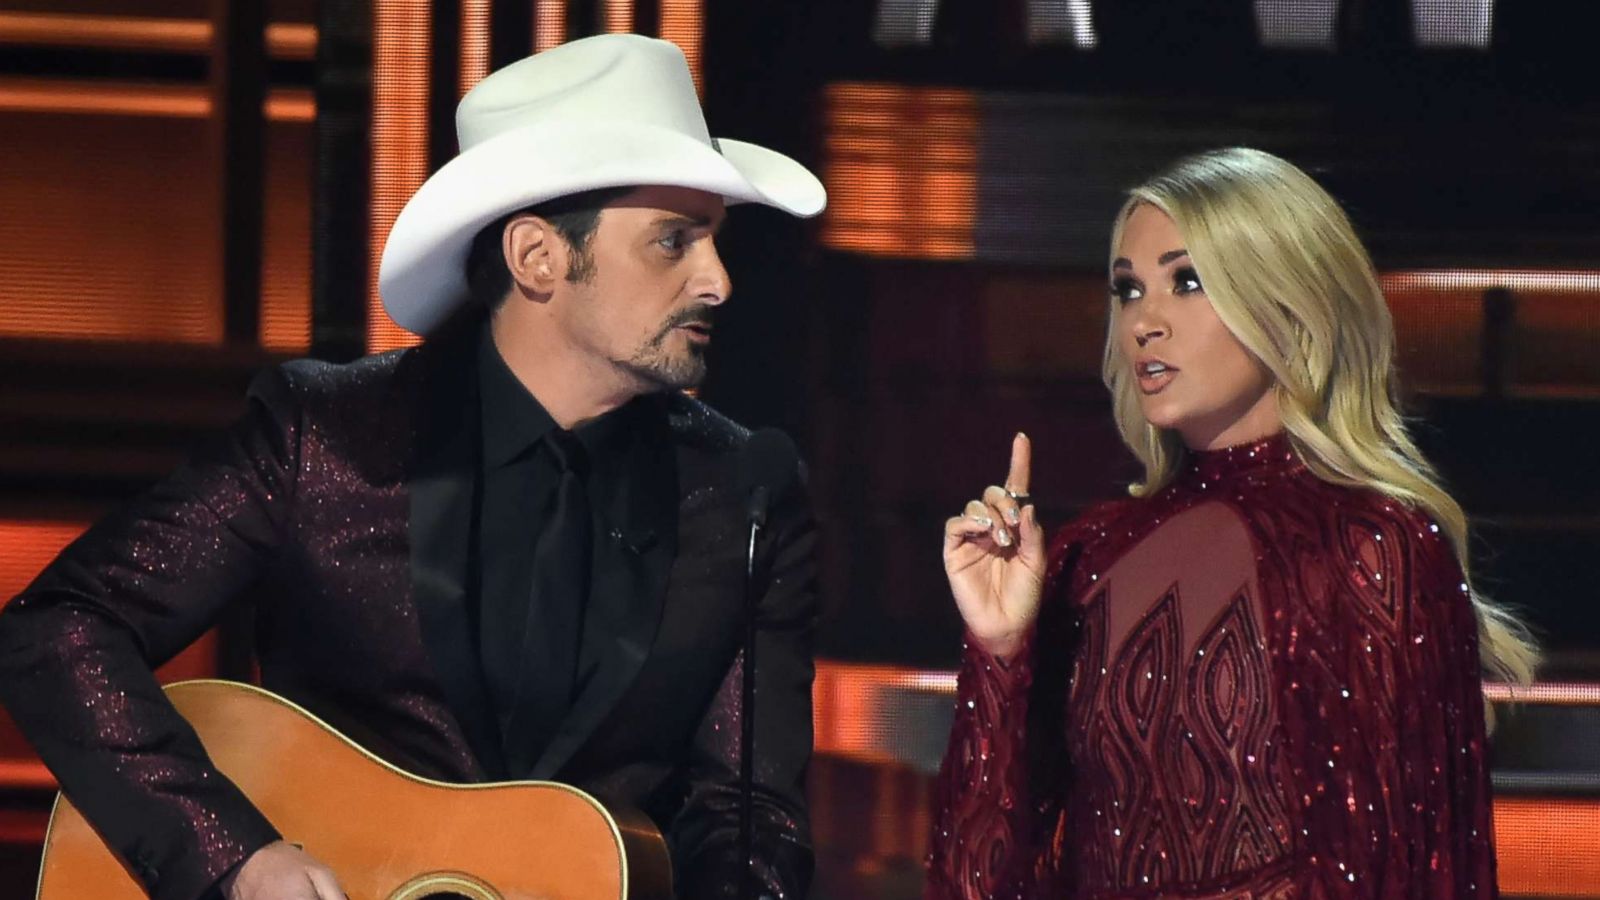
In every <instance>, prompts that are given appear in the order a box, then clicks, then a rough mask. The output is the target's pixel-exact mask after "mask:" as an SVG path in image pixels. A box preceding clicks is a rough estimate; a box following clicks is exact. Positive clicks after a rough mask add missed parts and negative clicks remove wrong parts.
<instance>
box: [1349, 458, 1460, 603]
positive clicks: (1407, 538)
mask: <svg viewBox="0 0 1600 900" xmlns="http://www.w3.org/2000/svg"><path fill="white" fill-rule="evenodd" d="M1317 493H1318V495H1319V497H1320V503H1321V506H1320V507H1319V508H1320V511H1321V516H1322V518H1323V530H1324V532H1325V534H1326V535H1327V540H1328V543H1329V544H1330V545H1331V546H1329V548H1328V549H1329V550H1330V551H1332V552H1331V554H1330V558H1331V561H1332V562H1333V563H1334V564H1335V565H1336V566H1337V568H1338V570H1339V571H1340V572H1341V573H1342V574H1344V575H1345V576H1346V577H1348V578H1349V579H1351V580H1352V581H1354V582H1355V584H1356V585H1357V586H1359V587H1361V588H1364V589H1367V590H1374V591H1382V592H1386V591H1387V590H1391V589H1397V588H1399V587H1401V586H1411V587H1423V586H1435V585H1433V584H1432V583H1434V582H1437V583H1438V584H1445V585H1447V586H1453V585H1455V584H1457V583H1458V582H1460V581H1461V580H1462V579H1461V566H1460V563H1459V562H1457V560H1456V555H1455V549H1454V546H1453V545H1452V543H1451V537H1450V534H1449V532H1447V531H1446V530H1445V529H1444V527H1443V526H1442V525H1440V523H1439V522H1438V521H1437V520H1436V519H1435V518H1434V516H1433V514H1432V513H1431V512H1429V511H1428V510H1427V509H1426V508H1425V507H1423V506H1421V505H1420V504H1418V503H1415V502H1412V501H1409V500H1405V499H1401V498H1399V497H1395V496H1392V495H1390V494H1387V493H1384V492H1383V491H1380V490H1378V489H1376V488H1371V487H1362V486H1348V485H1334V484H1326V485H1325V486H1324V487H1322V488H1320V489H1318V491H1317Z"/></svg>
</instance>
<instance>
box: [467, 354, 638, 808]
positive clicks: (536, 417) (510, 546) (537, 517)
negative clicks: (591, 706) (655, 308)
mask: <svg viewBox="0 0 1600 900" xmlns="http://www.w3.org/2000/svg"><path fill="white" fill-rule="evenodd" d="M478 379H479V397H480V403H481V408H480V421H481V422H482V441H481V447H482V452H481V454H480V458H479V467H480V468H479V484H480V485H482V491H481V494H480V495H479V496H480V498H481V499H480V503H479V514H478V539H477V541H476V547H475V558H476V561H477V570H478V573H479V582H478V583H479V590H478V592H477V595H476V597H475V598H474V600H475V603H474V604H473V606H474V608H475V610H476V616H475V618H476V625H477V629H476V631H477V634H478V648H479V661H480V663H481V664H482V666H483V675H484V682H485V685H486V687H487V688H488V691H489V700H490V702H491V704H492V705H493V707H494V711H495V713H496V718H497V720H498V724H499V726H500V736H501V739H502V740H507V739H508V735H509V733H510V729H509V728H508V725H509V723H510V720H511V718H512V714H513V712H514V711H515V710H516V707H517V703H518V694H517V687H518V684H519V682H520V681H521V678H520V676H519V671H518V667H517V665H516V663H517V658H518V657H517V653H518V652H519V650H520V643H521V640H522V636H523V635H524V633H525V630H526V626H527V624H528V622H527V619H528V616H529V615H530V607H531V606H532V605H533V604H534V603H536V602H537V599H538V598H534V597H533V596H532V589H533V564H534V548H535V547H536V546H537V545H538V542H539V540H540V537H541V536H542V535H543V534H544V532H545V530H546V529H547V528H548V527H550V524H551V523H550V519H551V516H552V512H553V509H554V506H555V501H556V488H557V485H558V483H559V482H560V479H561V475H562V468H561V464H560V462H559V461H558V456H557V453H556V452H555V451H554V450H553V448H552V446H551V444H552V443H553V442H554V441H558V440H562V439H563V438H564V437H566V436H570V437H571V438H575V439H576V441H577V444H578V445H579V446H581V448H582V453H581V455H582V456H583V457H585V459H584V461H583V463H582V469H583V476H584V483H585V486H586V488H587V491H588V494H589V500H590V502H589V508H590V511H591V514H590V518H591V526H592V530H591V535H592V540H591V546H593V545H595V544H596V543H597V542H598V541H600V540H601V539H603V538H604V537H605V536H606V534H607V533H608V532H609V531H611V530H612V529H611V527H610V523H606V522H602V521H600V519H601V518H602V517H603V515H604V513H603V510H606V509H608V508H609V507H610V501H611V497H612V494H613V492H614V491H616V490H619V489H622V487H623V486H624V484H625V482H626V480H627V479H628V477H629V476H630V474H631V473H630V472H629V471H628V469H629V467H628V465H627V463H628V454H627V450H628V440H629V438H630V431H631V426H633V425H634V424H636V423H637V420H638V419H639V417H640V415H641V414H642V408H643V407H644V406H645V405H646V404H643V403H638V402H635V403H629V404H626V405H624V406H621V407H619V408H617V409H614V410H611V411H610V412H607V413H605V414H604V415H601V416H599V417H597V418H594V419H591V420H589V421H587V422H584V423H583V424H581V425H579V426H578V427H577V428H574V429H572V431H571V432H567V433H563V432H562V429H561V428H560V426H558V425H557V424H556V422H555V420H554V419H553V418H551V417H550V414H549V412H547V411H546V410H545V408H544V406H543V405H542V404H540V403H539V401H538V399H537V398H535V397H534V396H533V394H532V393H531V392H529V391H528V389H527V388H526V387H525V386H523V384H522V382H520V381H518V380H517V377H516V375H515V374H513V373H512V371H511V369H510V367H509V366H507V365H506V362H505V360H504V359H503V358H502V357H501V355H500V352H499V350H498V349H497V348H496V346H495V343H494V339H493V337H492V335H491V333H490V330H489V328H488V326H487V325H485V326H484V328H483V333H482V337H481V338H480V340H479V344H478ZM573 564H574V565H582V566H584V567H585V568H588V567H590V566H592V564H593V555H592V554H591V556H590V558H589V559H586V560H581V561H580V560H574V561H573ZM589 574H590V573H589V572H587V571H586V572H584V573H583V580H584V581H585V582H586V583H588V584H591V585H592V583H593V579H592V578H590V577H589ZM585 595H586V596H585V602H584V604H583V605H584V606H585V607H587V606H588V603H587V591H586V592H585ZM533 614H536V613H533ZM585 624H586V617H585V616H583V615H582V614H580V615H579V617H578V621H577V622H576V625H577V631H576V632H573V633H569V634H556V635H550V634H549V632H548V629H549V628H550V627H552V624H551V623H548V622H535V623H532V626H533V627H534V628H537V629H541V630H542V631H543V632H544V633H543V634H542V635H541V637H542V638H543V639H544V640H545V641H547V642H551V643H553V642H556V641H565V642H570V643H571V645H574V646H577V647H578V648H579V649H578V666H577V673H576V678H575V680H574V681H573V683H572V691H571V693H570V695H569V696H565V697H557V698H548V697H547V698H540V699H542V700H546V701H552V702H554V703H555V704H557V705H558V706H560V707H561V708H565V707H566V706H567V705H568V704H569V703H570V701H571V699H572V697H574V696H577V695H578V694H579V693H581V692H582V690H583V687H584V685H585V682H586V680H587V677H588V676H589V675H592V674H593V669H594V657H595V654H594V652H593V651H592V648H593V645H594V643H595V641H596V639H603V636H596V635H586V634H585V631H586V630H587V629H586V628H585ZM555 627H560V626H555ZM586 646H587V647H589V648H590V650H589V652H585V650H584V648H585V647H586ZM528 689H532V690H540V691H549V690H557V689H558V688H556V687H553V686H552V685H550V684H548V683H545V682H536V683H535V684H532V685H529V686H527V687H525V688H524V691H526V690H528ZM522 696H523V701H524V702H528V701H529V699H530V698H528V697H527V696H526V693H524V694H523V695H522ZM550 737H551V734H550V733H543V734H540V735H537V736H536V737H534V741H535V742H536V743H535V744H534V745H533V746H529V747H504V748H503V749H504V751H505V752H504V756H505V758H506V759H507V760H517V759H522V760H534V759H537V758H538V757H539V755H540V753H541V752H542V751H543V750H544V747H545V745H546V744H547V743H548V742H549V740H550ZM505 774H506V775H508V776H509V777H512V778H518V777H525V776H526V773H525V772H516V771H513V772H507V773H505Z"/></svg>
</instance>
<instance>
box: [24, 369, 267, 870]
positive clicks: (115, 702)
mask: <svg viewBox="0 0 1600 900" xmlns="http://www.w3.org/2000/svg"><path fill="white" fill-rule="evenodd" d="M298 428H299V425H298V422H297V412H296V405H295V404H294V402H293V400H292V395H291V390H290V387H289V385H288V382H287V379H286V376H285V375H284V374H282V372H281V371H277V370H275V371H271V372H268V373H266V374H265V375H263V376H262V377H260V378H258V379H257V380H256V383H255V384H254V385H253V386H252V388H251V392H250V404H249V409H248V411H247V413H246V415H245V416H244V418H243V419H242V420H241V421H239V422H238V423H237V424H235V425H234V426H233V427H232V428H231V429H230V430H229V431H228V432H227V433H226V434H225V435H224V437H223V438H222V439H221V440H219V441H217V442H216V443H215V444H213V445H212V446H210V447H208V448H207V449H205V450H203V451H201V452H200V453H198V454H197V455H196V456H195V457H194V458H192V459H191V460H190V461H189V462H188V463H187V464H186V465H185V466H183V467H182V468H181V469H179V470H178V471H177V472H176V473H174V474H173V475H172V476H170V477H169V478H167V479H166V480H165V481H163V482H161V483H160V484H158V485H156V486H155V487H154V488H152V489H151V490H150V491H148V492H147V493H146V494H144V495H143V496H142V497H140V498H139V499H137V500H135V501H133V502H132V503H130V504H129V505H127V506H126V507H125V508H123V509H122V510H120V511H118V512H116V513H114V514H112V515H110V516H109V517H107V518H106V519H104V520H103V521H101V522H100V523H99V524H97V525H95V526H94V527H93V528H92V529H90V530H89V531H88V532H87V533H86V534H85V535H83V537H81V538H80V539H78V540H77V541H75V542H74V543H73V544H72V545H71V546H69V547H68V548H67V549H66V550H64V551H63V552H62V554H61V555H60V557H58V558H57V559H56V560H55V562H53V563H52V564H51V565H50V566H49V567H48V568H46V569H45V570H44V572H43V573H42V574H40V575H39V577H38V578H37V579H36V580H35V581H34V582H33V584H31V585H30V586H29V587H28V588H27V589H26V590H25V591H23V593H22V594H20V595H19V596H17V597H16V598H15V599H14V600H12V601H11V602H10V604H9V605H7V607H6V609H5V611H4V612H3V613H0V702H4V704H5V706H6V708H7V709H8V710H9V711H10V713H11V715H12V717H13V718H14V719H15V721H16V723H17V725H18V727H19V728H20V729H21V730H22V732H23V734H24V735H25V736H26V737H27V738H28V740H29V741H30V742H31V743H32V744H33V745H34V747H35V749H37V751H38V752H39V754H40V756H41V757H42V758H43V760H44V762H45V764H46V765H47V766H49V768H50V769H51V771H52V772H53V773H54V774H55V775H56V777H57V778H58V779H59V781H60V783H61V786H62V789H63V790H64V791H65V792H66V794H67V795H68V796H69V797H70V798H71V799H72V801H73V803H74V804H76V805H77V806H78V808H79V809H80V810H81V811H82V812H83V814H84V816H85V817H86V818H87V819H88V821H89V822H90V823H91V824H92V825H93V826H94V827H95V829H96V830H97V831H98V832H99V833H100V834H101V836H102V837H104V838H105V839H106V841H107V843H108V844H109V845H110V846H111V847H112V849H114V850H115V851H116V852H117V853H118V854H119V855H120V856H121V857H122V859H123V860H124V861H125V862H126V863H127V864H128V865H129V867H130V869H131V870H132V871H133V872H134V873H135V874H136V875H137V876H138V878H139V879H140V880H141V881H142V883H143V884H144V886H145V889H146V890H147V891H148V892H149V893H150V894H151V895H152V896H154V897H157V898H163V900H190V898H195V897H198V896H200V895H202V893H204V892H205V891H206V890H207V888H208V887H209V886H211V885H213V884H214V883H215V882H216V880H217V879H218V878H220V877H221V876H222V875H224V874H225V873H226V872H227V871H228V870H229V869H230V868H231V867H233V866H234V865H236V864H237V863H238V862H239V861H241V860H243V859H244V858H245V857H246V856H248V855H249V854H250V853H251V852H253V851H254V850H255V849H257V848H258V847H260V846H262V845H264V844H266V843H268V842H270V841H272V840H274V839H276V838H277V836H278V835H277V833H276V831H274V829H273V827H272V826H271V824H269V823H268V822H267V821H266V819H265V818H264V817H263V816H262V815H261V814H260V813H259V812H258V811H257V810H256V809H255V808H254V807H253V806H252V805H251V804H250V803H249V802H248V800H246V799H245V797H244V796H243V795H242V794H241V793H240V792H239V791H238V789H237V788H236V787H235V786H234V785H233V784H231V783H230V782H229V781H228V780H227V779H226V778H224V777H223V776H222V775H221V774H219V773H218V772H217V771H216V769H215V768H214V767H213V766H212V764H211V762H210V760H209V758H208V757H207V756H206V754H205V751H204V748H203V747H202V746H201V745H200V742H199V740H198V738H197V737H196V736H195V734H194V732H193V730H192V729H191V728H190V727H189V725H188V724H187V723H186V722H185V721H184V720H183V719H182V718H181V717H180V716H179V715H178V713H177V711H176V710H174V709H173V707H172V705H171V704H170V703H169V702H168V701H167V699H166V697H165V695H164V694H163V693H162V691H161V688H160V687H159V685H158V684H157V683H156V680H155V677H154V676H153V675H152V669H153V668H154V667H155V666H157V665H159V664H161V663H162V662H164V661H166V660H167V659H169V658H171V657H172V656H173V655H175V654H176V653H177V652H178V651H179V650H181V649H182V648H183V647H184V646H186V645H187V644H189V643H190V642H192V641H193V640H194V639H195V638H196V637H198V636H199V635H200V634H202V633H203V632H204V631H205V630H206V628H208V627H209V626H210V625H211V624H213V623H214V621H215V620H216V618H217V616H218V613H219V611H220V610H221V608H222V607H223V606H224V604H225V603H226V602H227V601H228V600H229V599H231V598H232V597H233V596H234V595H235V594H236V593H237V592H238V591H239V590H240V589H241V588H243V587H244V586H245V585H247V584H248V583H249V582H250V581H252V580H253V579H255V578H256V577H257V576H258V575H259V574H260V573H261V572H262V571H263V569H264V568H265V566H266V565H268V563H269V561H270V558H271V556H272V554H273V552H274V549H275V548H276V546H277V545H278V543H279V539H280V533H281V530H282V528H283V524H284V522H283V520H284V516H285V512H284V510H285V509H286V507H287V504H288V503H289V501H290V498H291V495H292V492H293V490H294V472H295V456H296V443H297V434H298Z"/></svg>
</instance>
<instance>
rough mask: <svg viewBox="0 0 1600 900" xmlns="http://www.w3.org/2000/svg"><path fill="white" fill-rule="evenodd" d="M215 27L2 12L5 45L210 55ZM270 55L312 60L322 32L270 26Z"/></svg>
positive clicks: (293, 24) (194, 21) (146, 19)
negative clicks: (319, 33)
mask: <svg viewBox="0 0 1600 900" xmlns="http://www.w3.org/2000/svg"><path fill="white" fill-rule="evenodd" d="M211 33H212V32H211V23H210V22H209V21H207V20H205V19H168V18H159V19H158V18H152V17H148V16H100V15H82V14H77V13H41V12H0V44H12V45H17V46H44V47H73V48H87V47H93V48H97V49H104V50H134V51H145V52H153V53H192V54H196V55H202V54H206V53H209V52H211ZM265 40H266V44H267V55H268V56H271V57H273V58H275V59H295V60H309V59H314V58H316V55H317V28H316V26H315V25H309V24H304V23H299V22H274V23H271V24H269V25H268V26H267V28H266V36H265Z"/></svg>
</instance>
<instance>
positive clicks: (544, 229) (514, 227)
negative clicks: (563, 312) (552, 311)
mask: <svg viewBox="0 0 1600 900" xmlns="http://www.w3.org/2000/svg"><path fill="white" fill-rule="evenodd" d="M560 243H561V242H560V239H559V237H558V236H557V235H556V232H555V229H554V228H552V227H551V226H550V223H549V222H546V221H545V220H544V219H541V218H539V217H538V216H517V217H516V218H514V219H512V220H511V221H510V222H507V223H506V230H505V232H504V233H502V234H501V236H500V251H501V253H503V254H504V255H505V260H506V268H507V269H509V270H510V272H511V283H512V286H513V289H514V290H516V291H517V292H518V293H520V294H523V295H524V296H528V297H548V296H549V295H550V293H551V292H552V291H554V290H555V286H556V282H557V281H559V280H560V272H559V271H558V269H559V268H560V267H561V265H562V264H563V263H565V256H564V255H563V254H562V253H561V251H562V249H563V248H562V247H560V246H558V245H559V244H560Z"/></svg>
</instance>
